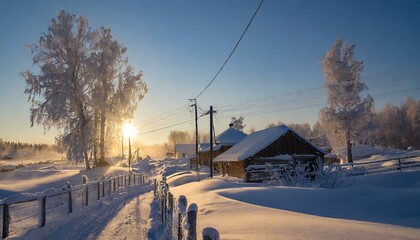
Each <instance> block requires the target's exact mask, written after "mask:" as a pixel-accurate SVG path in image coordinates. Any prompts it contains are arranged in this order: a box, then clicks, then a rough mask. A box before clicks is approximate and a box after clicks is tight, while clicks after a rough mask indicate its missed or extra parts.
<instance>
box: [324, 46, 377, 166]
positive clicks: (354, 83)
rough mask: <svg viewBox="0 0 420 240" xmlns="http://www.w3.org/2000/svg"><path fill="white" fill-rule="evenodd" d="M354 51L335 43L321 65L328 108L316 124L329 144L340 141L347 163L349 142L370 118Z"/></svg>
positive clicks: (371, 108)
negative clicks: (323, 132) (320, 127)
mask: <svg viewBox="0 0 420 240" xmlns="http://www.w3.org/2000/svg"><path fill="white" fill-rule="evenodd" d="M354 48H355V45H352V46H348V45H347V44H346V43H345V42H343V41H342V40H337V41H336V42H335V44H334V45H333V47H332V48H331V49H330V50H328V52H327V54H326V56H325V58H324V59H322V61H321V65H322V71H323V73H324V78H325V82H324V88H325V90H326V92H327V95H328V105H327V107H325V108H323V109H321V112H320V121H321V124H322V125H323V126H324V127H325V130H326V133H327V135H328V138H329V140H330V142H331V143H333V142H335V143H337V142H342V141H341V140H343V139H344V142H345V145H346V147H347V161H348V162H353V158H352V152H351V146H352V141H353V139H354V138H355V137H356V136H357V132H358V131H359V130H360V129H361V128H363V126H365V124H366V123H367V122H369V119H370V118H371V116H372V115H373V114H374V106H373V98H372V97H370V96H369V95H367V96H366V97H365V98H362V92H363V91H364V90H366V89H367V86H366V85H365V84H364V83H363V82H362V81H361V79H360V73H361V71H362V69H363V62H362V61H357V60H354V59H353V56H354ZM337 140H338V141H337ZM333 145H334V144H333Z"/></svg>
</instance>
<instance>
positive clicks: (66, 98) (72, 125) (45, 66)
mask: <svg viewBox="0 0 420 240" xmlns="http://www.w3.org/2000/svg"><path fill="white" fill-rule="evenodd" d="M92 38H93V34H92V32H91V31H90V28H89V25H88V21H87V19H86V18H84V17H76V16H75V15H72V14H69V13H67V12H65V11H60V13H59V14H58V16H57V17H56V18H54V19H52V20H51V25H50V27H49V28H48V32H47V33H44V34H43V35H42V36H41V38H40V39H39V43H38V44H33V45H30V48H31V50H32V53H33V54H34V57H33V63H34V65H37V66H39V68H40V71H39V74H35V73H33V72H30V71H25V72H23V73H22V76H23V77H24V78H25V80H26V83H27V85H26V88H25V93H26V94H28V95H29V99H28V100H29V101H30V102H31V104H32V106H31V125H32V126H33V125H34V123H37V124H42V125H43V126H44V129H45V130H47V129H50V128H51V127H56V128H58V129H59V130H61V135H60V136H59V137H58V139H60V140H61V141H62V142H63V143H65V145H67V146H68V147H69V148H68V154H67V156H68V158H71V159H76V160H77V161H79V160H82V159H84V160H85V163H86V168H87V169H89V168H90V167H89V162H88V148H89V141H90V139H89V138H90V124H91V121H90V115H89V114H90V113H89V106H88V105H87V99H86V98H87V97H86V92H87V91H89V90H90V89H89V85H88V81H87V79H86V78H85V76H86V72H87V71H88V69H87V68H86V64H85V63H86V59H87V58H88V56H89V51H90V49H91V45H92V44H91V43H92Z"/></svg>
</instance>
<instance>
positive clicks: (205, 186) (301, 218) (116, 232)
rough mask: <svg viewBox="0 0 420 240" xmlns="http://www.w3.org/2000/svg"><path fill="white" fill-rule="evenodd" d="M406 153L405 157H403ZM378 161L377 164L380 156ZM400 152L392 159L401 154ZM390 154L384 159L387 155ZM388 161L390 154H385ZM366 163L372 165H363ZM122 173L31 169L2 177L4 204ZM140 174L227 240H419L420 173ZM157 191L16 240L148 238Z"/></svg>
mask: <svg viewBox="0 0 420 240" xmlns="http://www.w3.org/2000/svg"><path fill="white" fill-rule="evenodd" d="M404 154H405V153H404ZM377 155H378V156H375V158H376V159H377V158H379V156H380V154H377ZM397 155H398V154H394V155H392V156H394V157H395V156H397ZM382 156H384V155H382ZM386 157H388V156H386ZM362 161H366V159H364V160H362ZM127 170H128V169H127V168H123V167H107V168H105V167H104V168H96V169H93V170H91V171H87V172H86V171H85V170H84V169H83V166H82V165H68V164H67V163H66V162H61V161H57V162H53V163H48V164H36V165H29V166H25V167H22V168H19V169H16V170H14V171H11V172H4V173H0V199H1V198H5V197H10V196H12V195H14V194H21V193H24V192H41V191H43V190H45V189H47V188H60V187H62V186H63V185H64V184H65V182H66V181H70V182H72V184H74V185H75V184H80V183H81V181H82V177H81V176H82V175H83V174H87V175H88V176H89V178H90V179H95V178H99V177H101V176H102V175H104V174H109V173H111V174H121V173H123V172H127ZM134 171H136V172H143V171H144V172H146V173H148V174H149V175H151V176H157V177H159V176H161V175H164V176H167V179H168V183H169V184H170V191H171V192H172V193H173V194H174V196H175V197H178V196H179V195H185V196H186V197H187V198H188V202H189V203H196V204H197V205H198V229H197V232H198V233H201V231H202V229H203V228H204V227H214V228H216V229H217V230H218V231H219V232H220V235H221V238H222V239H419V236H420V205H419V204H418V203H419V202H420V171H417V170H414V171H403V172H390V173H382V174H372V175H366V176H355V177H345V178H344V179H341V181H340V184H339V185H338V186H337V187H336V188H334V189H325V188H319V187H286V186H276V185H270V184H265V183H261V184H256V183H244V182H243V181H242V180H240V179H237V178H232V177H221V176H219V175H216V176H215V178H213V179H209V178H207V176H208V169H205V168H203V169H202V172H201V173H200V175H199V176H200V179H201V180H200V181H197V173H196V172H194V171H189V163H188V161H187V160H185V159H181V160H174V159H166V160H161V161H157V160H151V159H146V160H143V161H141V162H139V163H136V164H135V166H134ZM151 189H152V186H151V185H149V184H148V185H144V186H133V187H130V188H126V189H122V190H120V191H118V192H116V193H115V194H114V195H112V196H107V197H105V198H104V199H103V200H101V201H98V202H95V203H94V204H92V205H90V206H89V207H88V208H86V209H84V210H83V211H76V212H74V213H71V214H68V215H63V216H62V217H61V218H59V219H57V220H56V221H54V222H52V223H48V224H47V225H46V226H45V227H43V228H33V229H29V230H25V231H21V232H19V233H15V235H12V237H17V238H21V239H144V238H145V236H146V235H145V234H146V232H147V231H148V229H149V227H150V226H151V222H153V221H155V220H156V219H153V218H154V217H156V216H158V214H156V211H157V210H156V209H155V208H153V209H152V210H151V208H150V205H151V203H152V201H153V194H152V193H151Z"/></svg>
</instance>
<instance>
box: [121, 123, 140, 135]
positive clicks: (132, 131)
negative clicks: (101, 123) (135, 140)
mask: <svg viewBox="0 0 420 240" xmlns="http://www.w3.org/2000/svg"><path fill="white" fill-rule="evenodd" d="M136 132H137V131H136V128H135V127H134V125H133V124H132V123H126V124H124V126H123V134H124V137H134V135H136Z"/></svg>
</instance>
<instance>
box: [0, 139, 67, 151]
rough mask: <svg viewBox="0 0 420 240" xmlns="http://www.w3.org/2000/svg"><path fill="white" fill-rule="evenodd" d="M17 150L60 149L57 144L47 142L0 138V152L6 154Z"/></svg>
mask: <svg viewBox="0 0 420 240" xmlns="http://www.w3.org/2000/svg"><path fill="white" fill-rule="evenodd" d="M17 151H28V152H41V151H57V152H59V151H60V149H59V147H58V146H57V145H49V144H43V143H40V144H36V143H35V144H32V143H21V142H13V141H3V140H0V154H8V153H12V152H17Z"/></svg>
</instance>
